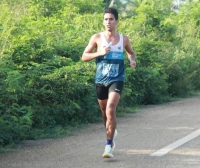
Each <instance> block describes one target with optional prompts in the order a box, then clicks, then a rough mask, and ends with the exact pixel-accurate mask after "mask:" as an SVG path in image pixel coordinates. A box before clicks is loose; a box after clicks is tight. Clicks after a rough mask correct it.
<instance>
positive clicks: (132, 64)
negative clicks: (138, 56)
mask: <svg viewBox="0 0 200 168" xmlns="http://www.w3.org/2000/svg"><path fill="white" fill-rule="evenodd" d="M130 66H131V68H135V67H136V62H135V61H134V60H131V61H130Z"/></svg>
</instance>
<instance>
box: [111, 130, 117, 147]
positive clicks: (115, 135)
mask: <svg viewBox="0 0 200 168" xmlns="http://www.w3.org/2000/svg"><path fill="white" fill-rule="evenodd" d="M116 137H117V130H116V129H115V133H114V136H113V144H112V150H114V149H115V138H116Z"/></svg>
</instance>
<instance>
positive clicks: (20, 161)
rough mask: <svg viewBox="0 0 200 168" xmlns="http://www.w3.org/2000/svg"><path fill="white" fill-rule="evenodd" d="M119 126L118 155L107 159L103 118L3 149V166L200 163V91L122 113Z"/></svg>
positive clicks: (185, 166) (193, 167)
mask: <svg viewBox="0 0 200 168" xmlns="http://www.w3.org/2000/svg"><path fill="white" fill-rule="evenodd" d="M117 129H118V136H117V138H116V148H115V151H114V157H113V158H112V159H104V158H102V154H103V151H104V144H105V137H106V136H105V130H104V127H103V124H102V123H97V124H90V125H89V126H88V127H87V128H84V129H81V130H78V131H75V132H74V133H73V135H72V136H68V137H65V138H60V139H45V140H37V141H25V142H24V143H23V144H22V145H21V146H20V147H19V149H18V150H17V151H13V152H8V153H1V154H0V168H200V135H199V134H200V96H198V97H193V98H186V99H182V100H179V101H176V102H170V103H165V104H162V105H151V106H146V107H145V108H144V109H141V110H140V111H139V112H137V113H135V114H128V115H126V117H122V118H118V126H117ZM159 150H160V151H161V154H162V155H161V154H160V153H159ZM155 152H157V155H153V153H154V154H155ZM162 152H163V153H162Z"/></svg>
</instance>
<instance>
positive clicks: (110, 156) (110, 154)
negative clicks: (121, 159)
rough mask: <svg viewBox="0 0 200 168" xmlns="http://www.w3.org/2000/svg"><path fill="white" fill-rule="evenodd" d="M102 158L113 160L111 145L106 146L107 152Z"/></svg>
mask: <svg viewBox="0 0 200 168" xmlns="http://www.w3.org/2000/svg"><path fill="white" fill-rule="evenodd" d="M102 157H103V158H112V157H113V153H112V148H111V145H106V146H105V151H104V153H103V156H102Z"/></svg>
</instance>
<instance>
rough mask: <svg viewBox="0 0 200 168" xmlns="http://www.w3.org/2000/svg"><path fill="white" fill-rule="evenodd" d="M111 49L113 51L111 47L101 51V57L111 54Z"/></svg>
mask: <svg viewBox="0 0 200 168" xmlns="http://www.w3.org/2000/svg"><path fill="white" fill-rule="evenodd" d="M110 49H111V47H109V46H108V47H105V48H103V49H102V50H101V51H99V55H100V56H104V55H107V54H108V53H109V52H110Z"/></svg>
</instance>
